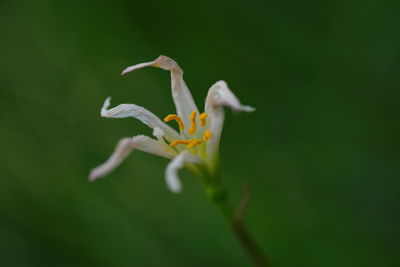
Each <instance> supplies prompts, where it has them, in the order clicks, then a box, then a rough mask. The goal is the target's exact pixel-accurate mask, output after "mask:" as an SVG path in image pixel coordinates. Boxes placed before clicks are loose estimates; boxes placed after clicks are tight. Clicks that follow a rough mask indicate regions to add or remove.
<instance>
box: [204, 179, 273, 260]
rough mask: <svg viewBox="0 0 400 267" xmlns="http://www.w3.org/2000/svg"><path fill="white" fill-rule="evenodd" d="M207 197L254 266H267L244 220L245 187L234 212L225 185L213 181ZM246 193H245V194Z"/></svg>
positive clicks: (245, 204) (246, 196) (208, 187)
mask: <svg viewBox="0 0 400 267" xmlns="http://www.w3.org/2000/svg"><path fill="white" fill-rule="evenodd" d="M207 193H208V196H209V198H210V199H211V200H212V201H213V202H214V203H215V204H216V205H217V206H218V207H219V209H220V210H221V212H222V214H223V215H224V217H225V219H226V220H227V221H228V223H229V225H230V226H231V227H232V230H233V232H234V234H235V235H236V237H237V239H238V240H239V241H240V243H241V245H242V247H243V248H244V250H245V251H246V253H247V255H248V256H249V257H250V258H251V260H252V261H253V263H254V265H255V266H258V267H268V266H270V265H269V263H268V260H267V258H266V257H265V256H264V254H263V253H262V251H261V250H260V248H259V247H258V245H257V244H256V242H255V241H254V239H253V238H252V237H251V235H250V233H249V232H248V230H247V228H246V226H245V224H244V221H243V213H244V210H245V208H246V206H247V202H248V192H247V191H246V189H245V195H244V197H243V201H242V203H241V206H240V207H239V209H238V211H237V212H236V213H235V212H234V209H233V207H232V205H231V203H230V201H229V197H228V194H227V191H226V189H225V187H224V186H223V185H222V184H221V183H220V182H219V183H213V184H212V185H210V184H209V185H208V186H207ZM246 193H247V194H246Z"/></svg>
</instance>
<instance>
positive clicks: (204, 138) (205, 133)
mask: <svg viewBox="0 0 400 267" xmlns="http://www.w3.org/2000/svg"><path fill="white" fill-rule="evenodd" d="M211 136H212V134H211V132H210V131H205V132H204V134H203V140H204V141H207V140H209V139H210V138H211Z"/></svg>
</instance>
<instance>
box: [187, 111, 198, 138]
mask: <svg viewBox="0 0 400 267" xmlns="http://www.w3.org/2000/svg"><path fill="white" fill-rule="evenodd" d="M196 116H197V112H196V111H192V113H191V114H190V117H189V118H190V121H191V122H192V123H191V124H190V128H189V134H194V133H195V132H196V127H197V125H196Z"/></svg>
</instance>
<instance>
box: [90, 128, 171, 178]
mask: <svg viewBox="0 0 400 267" xmlns="http://www.w3.org/2000/svg"><path fill="white" fill-rule="evenodd" d="M134 149H137V150H141V151H144V152H147V153H150V154H154V155H157V156H160V157H165V158H169V159H171V158H173V157H175V155H176V152H175V151H174V150H173V149H171V148H170V147H169V146H168V145H166V144H163V143H161V142H159V141H157V140H154V139H151V138H150V137H147V136H144V135H138V136H134V137H132V138H129V137H126V138H122V139H121V140H120V141H119V142H118V144H117V146H116V147H115V150H114V152H113V153H112V154H111V156H110V157H109V158H108V160H107V161H106V162H105V163H103V164H101V165H100V166H98V167H96V168H94V169H93V170H92V171H91V172H90V175H89V181H94V180H96V179H97V178H100V177H103V176H105V175H107V174H109V173H110V172H112V171H113V170H114V169H115V168H116V167H118V166H119V165H120V164H121V163H122V161H123V160H124V159H125V158H126V157H127V156H128V155H129V154H130V153H131V152H132V151H133V150H134Z"/></svg>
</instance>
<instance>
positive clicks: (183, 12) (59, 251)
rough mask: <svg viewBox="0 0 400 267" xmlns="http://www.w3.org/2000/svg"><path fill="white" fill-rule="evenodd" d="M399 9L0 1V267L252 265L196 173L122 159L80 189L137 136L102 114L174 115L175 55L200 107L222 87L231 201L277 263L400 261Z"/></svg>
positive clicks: (138, 130) (388, 4) (291, 3)
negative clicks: (227, 96)
mask: <svg viewBox="0 0 400 267" xmlns="http://www.w3.org/2000/svg"><path fill="white" fill-rule="evenodd" d="M399 14H400V8H399V2H398V1H371V0H366V1H360V0H347V1H343V0H339V1H295V0H284V1H269V0H267V1H253V0H249V1H245V2H243V1H240V2H239V1H238V2H236V1H209V0H205V1H197V2H194V1H193V2H189V1H158V2H154V1H132V0H131V1H127V0H125V1H124V0H118V1H77V0H60V1H50V0H38V1H22V0H13V1H11V0H10V1H6V0H2V1H0V33H1V40H0V60H1V64H0V96H1V97H0V107H1V113H0V118H1V120H0V122H1V126H0V148H1V149H0V150H1V161H0V266H251V265H250V262H249V260H248V259H247V257H246V255H245V254H244V253H243V252H242V250H241V248H240V246H239V245H238V243H237V242H236V240H235V239H234V237H233V236H232V234H231V232H230V230H229V229H228V227H227V225H226V223H225V221H224V220H223V218H222V216H221V215H220V214H219V211H218V210H217V209H216V208H215V207H214V206H213V205H212V204H211V203H210V202H208V200H207V199H206V198H205V195H204V192H203V188H202V186H201V184H200V182H199V181H198V180H197V178H196V177H195V176H193V175H192V174H191V173H189V172H187V171H182V172H181V178H182V180H183V184H184V190H183V192H182V193H181V194H178V195H176V194H173V193H171V192H169V191H168V189H167V188H166V186H165V182H164V168H165V166H166V165H167V163H168V161H167V160H165V159H161V158H157V157H155V156H151V155H147V154H145V153H142V152H134V153H133V154H132V155H131V156H130V157H129V158H128V160H127V161H126V162H124V164H123V165H121V166H120V168H118V169H117V170H116V171H115V172H114V173H112V174H111V175H110V176H109V177H107V179H101V180H98V181H96V182H95V183H89V182H88V181H87V175H88V173H89V171H90V169H91V168H92V167H94V166H97V165H98V164H99V163H102V162H103V161H104V160H105V159H106V158H107V157H108V156H109V155H110V153H111V152H112V150H113V149H114V146H115V144H116V143H117V141H118V140H119V139H120V138H122V137H126V136H133V135H137V134H142V133H143V134H147V135H151V132H152V131H151V129H148V128H147V127H146V126H144V125H142V124H141V123H140V122H138V121H136V120H134V119H121V120H110V119H104V118H101V117H100V114H99V111H100V107H101V105H102V103H103V101H104V99H105V98H106V97H107V96H112V97H113V102H112V104H118V103H135V104H138V105H142V106H144V107H146V108H148V109H149V110H151V111H153V112H154V113H155V114H156V115H158V116H160V117H163V116H165V115H166V114H169V113H173V112H174V111H175V109H174V106H173V102H172V98H171V95H170V78H169V73H168V72H166V71H163V70H158V69H154V68H147V69H143V70H140V71H137V72H135V73H131V74H129V75H127V76H126V77H121V76H120V75H119V74H120V72H121V71H122V70H123V69H124V68H125V67H127V66H129V65H132V64H136V63H140V62H144V61H149V60H153V59H155V58H156V57H157V56H158V55H160V54H165V55H168V56H170V57H172V58H174V59H175V60H176V61H177V62H178V63H179V64H180V65H181V66H182V68H183V69H184V71H185V80H186V82H187V84H188V86H189V88H190V89H191V91H192V94H193V96H194V97H195V99H196V102H197V104H198V105H199V106H200V107H201V106H202V105H203V103H204V98H205V95H206V93H207V89H208V88H209V87H210V85H211V84H212V83H214V82H215V81H218V80H221V79H223V80H226V81H227V82H228V84H229V85H230V87H231V89H232V90H233V91H234V92H235V93H236V95H237V96H238V97H239V99H240V100H241V101H242V103H244V104H249V105H252V106H255V107H256V108H257V111H256V112H255V113H252V114H233V113H231V112H230V111H229V112H227V116H226V121H225V128H224V133H223V139H222V146H221V156H222V158H221V164H222V172H223V176H224V180H225V182H226V184H227V186H228V187H229V189H230V191H231V196H232V200H233V201H234V202H235V203H238V202H239V201H240V199H241V194H242V186H243V184H244V183H248V184H249V185H250V187H251V204H250V207H249V210H248V212H247V217H246V221H247V223H248V226H249V228H250V229H251V232H252V234H253V235H254V236H255V237H256V239H257V240H258V242H259V244H260V246H261V247H262V248H263V249H264V250H265V251H266V252H267V253H268V255H269V256H270V258H271V260H272V262H273V263H274V266H277V267H279V266H282V267H283V266H307V267H310V266H328V267H329V266H332V267H333V266H335V267H337V266H341V267H342V266H343V267H347V266H349V267H350V266H399V265H400V263H399V258H398V253H399V249H400V244H399V240H400V231H399V224H400V214H399V204H400V201H399V198H400V194H399V191H400V190H399V185H400V182H399V178H400V175H399V168H400V164H399V159H400V157H399V136H400V135H399V134H400V133H399V112H398V106H399V102H400V101H399V97H400V94H399V83H400V79H399V77H400V75H399V74H398V73H399V70H400V31H399V29H400V27H399V26H400V19H399Z"/></svg>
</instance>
